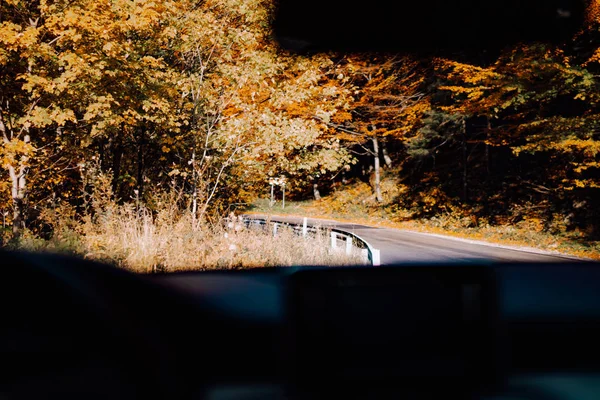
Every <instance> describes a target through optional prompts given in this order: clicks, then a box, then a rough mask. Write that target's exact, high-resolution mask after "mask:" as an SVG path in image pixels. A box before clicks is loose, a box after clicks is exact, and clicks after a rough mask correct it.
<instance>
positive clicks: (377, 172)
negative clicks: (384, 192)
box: [371, 136, 383, 203]
mask: <svg viewBox="0 0 600 400" xmlns="http://www.w3.org/2000/svg"><path fill="white" fill-rule="evenodd" d="M371 140H372V141H373V161H374V162H373V164H374V165H373V166H374V168H375V188H374V189H375V199H377V201H378V202H380V203H381V202H382V201H383V197H382V196H381V173H380V167H379V142H378V141H377V137H376V136H373V137H372V138H371Z"/></svg>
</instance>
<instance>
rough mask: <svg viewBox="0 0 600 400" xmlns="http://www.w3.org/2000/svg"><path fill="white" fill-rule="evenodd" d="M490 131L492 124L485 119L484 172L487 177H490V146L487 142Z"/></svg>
mask: <svg viewBox="0 0 600 400" xmlns="http://www.w3.org/2000/svg"><path fill="white" fill-rule="evenodd" d="M491 130H492V123H491V122H490V119H489V118H488V119H487V131H486V132H485V171H486V173H487V177H488V178H489V177H490V171H491V170H490V145H489V144H488V141H489V140H490V131H491Z"/></svg>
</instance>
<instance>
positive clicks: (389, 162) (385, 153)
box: [381, 141, 392, 168]
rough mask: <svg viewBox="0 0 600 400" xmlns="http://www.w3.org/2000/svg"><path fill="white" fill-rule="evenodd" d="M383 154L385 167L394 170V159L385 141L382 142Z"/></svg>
mask: <svg viewBox="0 0 600 400" xmlns="http://www.w3.org/2000/svg"><path fill="white" fill-rule="evenodd" d="M381 152H382V154H383V161H385V165H386V166H387V167H388V168H392V159H391V158H390V156H389V154H388V150H387V143H386V142H385V141H383V142H381Z"/></svg>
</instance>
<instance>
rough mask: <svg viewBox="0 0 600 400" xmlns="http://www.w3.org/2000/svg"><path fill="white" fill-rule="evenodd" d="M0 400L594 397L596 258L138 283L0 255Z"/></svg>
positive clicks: (52, 261)
mask: <svg viewBox="0 0 600 400" xmlns="http://www.w3.org/2000/svg"><path fill="white" fill-rule="evenodd" d="M3 260H5V268H4V269H5V279H3V280H2V281H1V283H0V289H1V290H0V293H1V294H0V296H1V297H2V304H3V309H4V310H5V311H4V313H3V314H4V317H3V320H4V323H3V324H1V325H2V328H0V343H1V346H2V350H1V351H0V353H2V359H3V361H4V364H5V366H8V367H9V368H8V370H9V371H10V372H8V373H5V374H3V375H2V377H1V378H0V398H7V399H13V398H14V399H25V398H61V399H64V398H138V397H146V398H147V397H150V398H170V399H173V398H186V399H188V398H189V399H215V400H216V399H234V398H235V399H257V398H261V399H263V398H264V399H289V398H298V399H305V398H306V399H316V398H319V399H320V398H373V399H379V398H382V399H383V398H385V399H387V398H415V399H419V398H439V397H440V396H444V397H446V396H452V397H457V398H473V399H500V398H502V399H535V400H538V399H587V398H589V399H592V398H594V399H596V398H598V397H599V396H600V346H598V345H597V340H598V337H600V290H599V289H600V284H599V283H600V269H598V264H596V263H576V262H573V263H560V264H524V263H518V264H500V263H492V262H490V263H485V262H481V261H480V260H478V263H477V264H473V263H472V264H469V265H465V264H452V263H448V264H432V263H422V264H407V265H397V266H386V267H331V268H324V267H288V268H259V269H253V270H240V271H233V270H229V271H203V272H182V273H174V274H162V275H161V274H154V275H133V274H130V273H127V272H125V271H123V270H120V269H117V268H113V267H109V266H105V265H102V264H97V263H93V262H88V261H83V260H79V259H76V258H71V257H66V256H56V255H39V254H27V253H5V254H4V257H3Z"/></svg>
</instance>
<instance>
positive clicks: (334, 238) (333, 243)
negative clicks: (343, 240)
mask: <svg viewBox="0 0 600 400" xmlns="http://www.w3.org/2000/svg"><path fill="white" fill-rule="evenodd" d="M336 247H337V233H336V232H331V248H332V249H335V248H336Z"/></svg>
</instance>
